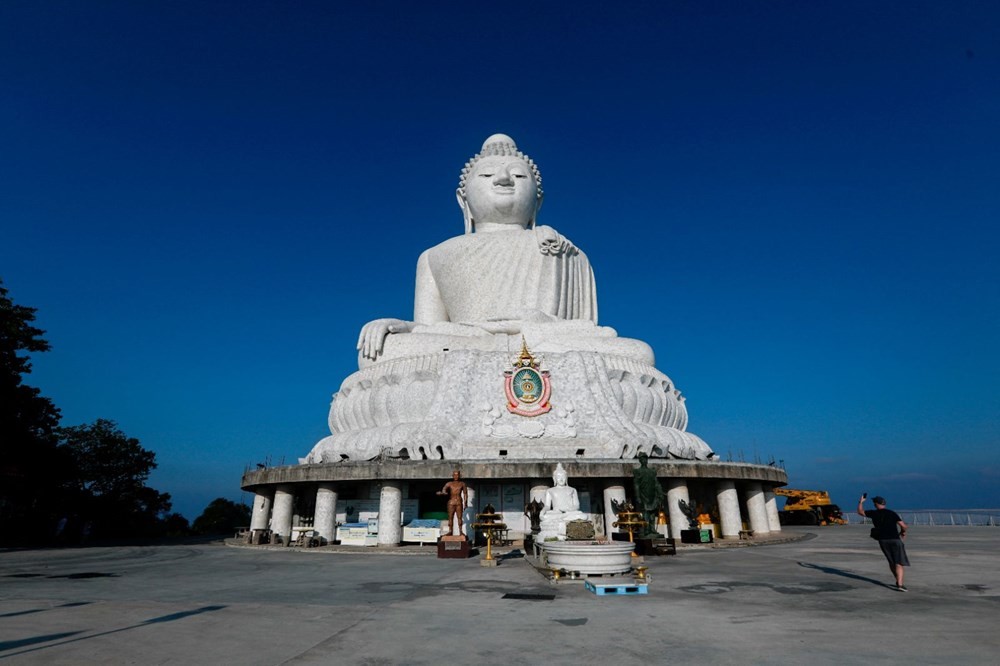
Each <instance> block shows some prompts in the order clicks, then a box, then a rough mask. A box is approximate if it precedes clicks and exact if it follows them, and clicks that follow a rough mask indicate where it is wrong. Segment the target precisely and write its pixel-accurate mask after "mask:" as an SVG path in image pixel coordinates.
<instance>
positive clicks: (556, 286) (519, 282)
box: [427, 226, 597, 324]
mask: <svg viewBox="0 0 1000 666" xmlns="http://www.w3.org/2000/svg"><path fill="white" fill-rule="evenodd" d="M427 259H428V264H429V266H430V271H431V274H432V275H433V277H434V282H435V284H436V285H437V288H438V292H439V293H440V295H441V299H442V301H443V303H444V305H445V308H446V310H447V315H448V321H451V322H455V323H470V324H472V323H476V322H485V321H495V320H510V319H518V318H520V316H521V314H522V313H523V312H524V311H525V310H526V309H528V310H539V311H541V312H543V313H545V314H548V315H551V316H553V317H556V318H558V319H583V320H589V321H592V322H594V323H597V288H596V285H595V282H594V272H593V269H591V267H590V262H589V261H587V256H586V255H585V254H584V253H583V252H581V251H580V250H579V249H577V248H576V247H575V246H574V245H573V244H572V243H570V242H569V241H568V240H567V239H565V238H564V237H562V236H560V235H559V234H558V233H557V232H556V231H555V230H554V229H552V228H551V227H545V226H541V227H538V228H536V229H528V230H522V229H519V230H516V231H499V232H492V233H476V234H467V235H464V236H457V237H455V238H451V239H449V240H447V241H445V242H443V243H441V244H440V245H438V246H436V247H434V248H431V249H430V250H428V253H427Z"/></svg>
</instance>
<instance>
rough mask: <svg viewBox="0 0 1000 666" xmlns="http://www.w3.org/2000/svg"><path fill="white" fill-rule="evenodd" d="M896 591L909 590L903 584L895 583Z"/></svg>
mask: <svg viewBox="0 0 1000 666" xmlns="http://www.w3.org/2000/svg"><path fill="white" fill-rule="evenodd" d="M896 591H897V592H909V590H907V589H906V586H905V585H897V586H896Z"/></svg>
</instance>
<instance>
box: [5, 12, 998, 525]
mask: <svg viewBox="0 0 1000 666" xmlns="http://www.w3.org/2000/svg"><path fill="white" fill-rule="evenodd" d="M612 4H618V3H585V2H582V3H572V4H566V3H555V2H542V3H520V4H517V3H515V4H505V5H497V4H495V3H457V2H456V3H420V4H413V3H386V2H372V3H367V2H364V3H346V2H266V3H265V2H232V3H226V2H211V3H206V2H161V3H153V2H111V1H108V2H86V3H80V2H39V1H37V0H31V1H24V2H17V1H14V0H10V1H8V2H4V3H2V4H0V90H2V91H3V92H2V97H0V232H2V233H0V277H2V278H3V279H4V281H5V283H6V286H7V287H8V288H9V289H10V291H11V294H12V296H13V297H14V299H15V300H16V301H17V302H19V303H21V304H23V305H29V306H33V307H37V308H38V309H39V312H38V325H39V326H40V327H42V328H43V329H45V330H46V331H47V338H48V339H49V341H50V342H51V343H52V346H53V350H52V351H51V352H50V353H47V354H40V355H36V357H35V362H34V366H35V372H34V373H33V374H32V375H31V376H30V377H29V383H31V384H33V385H35V386H37V387H39V388H40V389H41V390H42V392H43V393H44V394H45V395H47V396H49V397H51V398H52V399H53V400H54V401H55V403H56V404H57V405H58V406H59V407H60V408H61V409H62V412H63V421H64V423H65V424H67V425H75V424H79V423H84V422H91V421H93V420H94V419H96V418H99V417H105V418H111V419H114V420H116V421H118V423H119V424H120V426H121V427H122V429H123V430H124V431H125V432H126V433H128V434H129V435H130V436H134V437H137V438H139V439H140V440H141V441H142V443H143V445H144V446H146V447H147V448H150V449H152V450H153V451H155V452H156V455H157V460H158V462H159V469H158V470H156V472H155V473H154V475H153V477H152V479H151V483H152V485H153V486H154V487H156V488H157V489H159V490H161V491H166V492H169V493H171V495H172V496H173V498H174V503H175V508H176V509H177V510H179V511H180V512H181V513H183V514H185V515H186V516H187V517H188V518H192V519H193V518H194V517H196V516H197V515H198V514H199V513H200V512H201V510H202V509H203V508H204V506H205V505H206V504H207V503H208V502H209V501H210V500H211V499H213V498H215V497H218V496H225V497H230V498H233V499H237V500H238V499H239V498H240V496H241V493H240V490H239V480H240V476H241V474H242V472H243V468H244V466H246V465H253V464H254V463H256V462H258V461H262V460H264V459H265V458H267V457H268V456H270V459H271V461H272V463H274V464H278V463H280V462H281V461H282V460H284V461H285V462H286V463H292V462H296V461H297V459H298V457H300V456H304V455H305V454H306V453H307V452H308V451H309V450H310V448H311V447H312V446H313V444H314V443H315V442H316V441H318V440H319V439H320V438H322V437H323V436H324V435H325V434H326V432H327V430H326V415H327V410H328V407H329V402H330V397H331V395H332V394H333V393H334V392H335V391H336V390H337V389H338V388H339V386H340V382H341V381H342V380H343V378H344V377H345V376H347V375H348V374H349V373H350V372H351V371H352V370H354V369H355V368H356V356H355V351H354V344H355V342H356V338H357V332H358V329H359V327H360V326H361V325H362V324H364V323H365V322H366V321H368V320H370V319H373V318H376V317H380V316H397V317H403V318H408V317H410V316H411V314H412V297H413V296H412V287H413V273H414V267H415V263H416V259H417V256H418V254H419V252H420V251H421V250H422V249H424V248H427V247H430V246H431V245H433V244H436V243H438V242H440V241H441V240H443V239H445V238H448V237H450V236H453V235H456V234H459V233H461V230H462V219H461V214H460V211H459V209H458V207H457V206H456V204H455V200H454V190H455V187H456V185H457V180H458V174H459V170H460V168H461V166H462V164H463V163H464V162H465V160H466V159H468V158H469V157H470V156H471V155H472V154H473V153H474V152H476V151H477V150H478V148H479V146H480V144H481V142H482V140H483V139H484V138H485V137H486V136H488V135H489V134H491V133H493V132H505V133H508V134H510V135H512V136H513V137H514V138H515V139H516V140H517V141H518V143H519V145H520V146H521V147H522V148H523V149H524V150H525V151H526V152H528V153H529V154H530V155H531V156H532V157H533V158H534V159H535V160H536V161H537V162H538V163H539V164H540V166H541V169H542V174H543V177H544V179H545V191H546V201H545V206H544V208H543V210H542V213H541V216H540V221H541V223H544V224H548V225H551V226H554V227H555V228H557V229H558V230H560V231H561V232H562V233H564V234H565V235H567V236H568V237H570V238H571V239H572V240H573V241H574V242H575V243H576V244H577V245H579V246H580V247H581V248H583V249H584V250H585V251H586V252H587V254H588V255H589V257H590V259H591V262H592V264H593V265H594V267H595V271H596V274H597V281H598V291H599V300H600V312H601V323H602V324H604V325H607V326H612V327H615V328H616V329H617V330H618V331H619V333H620V334H621V335H625V336H628V337H635V338H641V339H644V340H646V341H647V342H649V343H650V344H651V345H652V346H653V348H654V350H655V351H656V354H657V365H658V366H659V367H660V369H661V370H663V371H664V372H666V373H667V374H668V375H669V376H670V377H671V378H672V379H673V380H674V381H675V382H676V383H677V385H678V386H679V387H680V388H681V389H682V390H683V391H684V393H685V394H686V395H687V397H688V408H689V412H690V429H691V430H692V431H693V432H695V433H697V434H699V435H701V436H702V437H703V438H704V439H705V440H706V441H708V442H709V444H710V445H712V446H713V447H714V448H715V450H716V451H717V452H718V453H719V454H720V455H721V456H722V457H723V458H724V459H725V458H727V457H730V456H732V457H733V458H734V459H739V458H740V457H741V456H742V457H743V458H744V459H746V460H747V461H753V460H754V459H755V457H757V458H759V459H761V460H762V461H766V460H768V459H770V458H771V457H773V458H775V459H778V460H783V461H784V464H785V466H786V468H787V470H788V473H789V477H790V482H791V485H793V486H796V487H805V488H825V489H829V490H830V491H831V492H832V493H833V494H834V499H835V500H836V501H839V502H840V503H841V504H846V505H848V506H853V502H854V501H855V499H856V497H857V494H858V493H860V492H861V491H868V492H870V493H881V494H884V495H886V496H887V497H888V498H889V501H890V504H891V505H893V506H895V507H897V508H959V507H961V508H971V507H989V508H992V507H998V506H1000V452H998V446H1000V418H998V414H1000V399H998V395H1000V353H998V351H997V345H998V340H1000V269H998V268H997V266H998V260H997V257H998V254H1000V252H998V251H1000V242H998V241H1000V233H998V230H997V224H998V220H1000V122H998V119H1000V7H998V5H996V4H995V3H988V2H962V1H955V2H926V3H922V2H906V3H893V2H888V3H872V2H836V3H833V2H825V3H824V2H808V3H805V2H774V3H768V2H752V3H750V2H743V3H733V2H704V1H701V0H699V1H692V2H649V3H621V4H622V5H624V6H612Z"/></svg>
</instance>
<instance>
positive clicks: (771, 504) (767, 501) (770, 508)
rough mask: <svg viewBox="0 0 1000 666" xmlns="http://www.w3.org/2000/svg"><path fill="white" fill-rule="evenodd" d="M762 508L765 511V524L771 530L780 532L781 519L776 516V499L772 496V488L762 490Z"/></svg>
mask: <svg viewBox="0 0 1000 666" xmlns="http://www.w3.org/2000/svg"><path fill="white" fill-rule="evenodd" d="M764 510H765V511H766V512H767V526H768V527H769V528H770V530H771V531H772V532H780V531H781V520H780V519H779V518H778V499H777V498H776V497H775V496H774V488H769V489H768V490H765V491H764Z"/></svg>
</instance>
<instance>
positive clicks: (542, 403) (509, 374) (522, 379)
mask: <svg viewBox="0 0 1000 666" xmlns="http://www.w3.org/2000/svg"><path fill="white" fill-rule="evenodd" d="M512 365H513V366H514V367H513V368H512V369H510V370H505V371H504V373H503V374H504V391H505V392H506V394H507V411H509V412H511V413H512V414H519V415H520V416H538V415H539V414H545V413H546V412H548V411H549V410H551V409H552V405H551V404H550V403H549V396H550V395H551V394H552V385H551V383H550V380H549V371H548V370H541V369H539V367H538V366H539V361H538V360H537V359H536V358H535V357H534V356H532V355H531V352H529V351H528V345H527V343H525V342H524V338H521V354H520V355H519V356H518V357H517V358H516V359H515V360H514V362H513V363H512Z"/></svg>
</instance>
